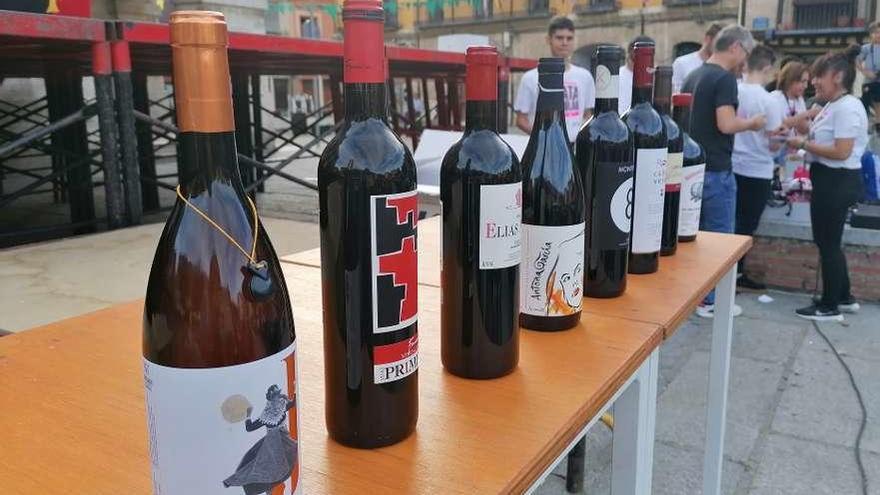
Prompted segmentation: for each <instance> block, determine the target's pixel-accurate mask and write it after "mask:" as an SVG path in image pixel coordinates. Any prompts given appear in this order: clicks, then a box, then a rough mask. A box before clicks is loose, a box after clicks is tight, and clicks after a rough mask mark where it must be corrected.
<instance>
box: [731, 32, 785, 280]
mask: <svg viewBox="0 0 880 495" xmlns="http://www.w3.org/2000/svg"><path fill="white" fill-rule="evenodd" d="M775 60H776V56H775V55H774V54H773V51H772V50H770V49H769V48H767V47H766V46H756V47H755V48H754V50H752V52H751V53H750V54H749V57H748V59H746V70H745V72H744V73H743V79H742V81H740V82H739V84H738V85H737V93H738V95H739V109H738V110H737V114H738V115H740V116H743V117H746V118H749V117H753V116H755V115H764V116H765V117H766V119H767V120H766V122H765V124H764V127H763V128H761V129H758V130H750V131H743V132H738V133H737V134H736V136H734V140H733V157H732V162H733V173H734V175H735V177H736V224H735V225H736V226H735V228H734V232H736V233H737V234H742V235H752V234H754V233H755V230H757V229H758V222H760V221H761V214H762V213H764V206H766V205H767V198H769V196H770V187H771V180H772V179H773V165H774V164H773V155H774V154H775V153H776V152H777V151H779V148H780V144H781V143H780V142H779V141H772V142H771V140H770V137H771V136H772V135H773V134H774V133H776V132H777V130H778V129H779V128H781V127H782V109H781V108H780V107H779V103H778V102H777V101H776V100H775V99H774V98H773V96H771V95H770V93H768V92H767V90H766V89H764V86H765V85H766V84H767V82H769V81H770V80H771V79H772V78H773V73H774V71H775V69H774V68H773V64H774V62H775ZM744 260H745V256H743V257H742V258H741V259H740V260H739V268H738V270H737V272H738V277H737V279H736V286H737V287H741V288H745V289H754V290H761V289H764V288H765V287H764V284H762V283H760V282H758V281H756V280H752V279H751V278H750V277H749V276H748V274H747V273H746V272H745V270H744V268H745V263H744Z"/></svg>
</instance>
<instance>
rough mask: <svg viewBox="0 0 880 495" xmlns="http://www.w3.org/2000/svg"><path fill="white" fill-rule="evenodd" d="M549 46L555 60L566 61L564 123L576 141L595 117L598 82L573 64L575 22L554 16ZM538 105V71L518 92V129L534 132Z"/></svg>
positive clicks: (524, 78)
mask: <svg viewBox="0 0 880 495" xmlns="http://www.w3.org/2000/svg"><path fill="white" fill-rule="evenodd" d="M547 43H548V44H549V45H550V53H552V54H553V56H554V57H560V58H564V59H565V74H564V76H563V85H564V87H565V124H566V126H565V127H566V130H567V131H568V139H569V140H570V141H572V142H574V140H575V137H577V133H578V130H580V128H581V125H582V124H583V123H584V122H586V121H587V119H589V117H590V115H592V112H593V107H595V105H596V82H595V81H594V80H593V75H592V74H590V71H588V70H587V69H584V68H582V67H578V66H576V65H572V64H571V62H570V59H571V54H572V52H573V51H574V23H573V22H572V21H571V19H569V18H567V17H561V16H560V17H554V18H553V19H552V20H551V21H550V26H549V28H548V29H547ZM537 105H538V69H537V68H535V69H532V70H530V71H528V72H526V73H525V74H523V76H522V79H521V80H520V82H519V89H517V91H516V99H515V100H514V103H513V109H514V111H516V126H517V127H519V128H520V129H521V130H522V131H523V132H525V133H526V134H529V133H531V132H532V124H533V123H534V121H535V108H536V107H537Z"/></svg>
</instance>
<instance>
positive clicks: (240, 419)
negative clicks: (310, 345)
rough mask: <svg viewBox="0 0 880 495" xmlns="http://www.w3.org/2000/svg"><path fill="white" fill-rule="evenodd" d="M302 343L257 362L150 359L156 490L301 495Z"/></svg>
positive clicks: (158, 493)
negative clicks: (163, 362) (206, 364)
mask: <svg viewBox="0 0 880 495" xmlns="http://www.w3.org/2000/svg"><path fill="white" fill-rule="evenodd" d="M295 349H296V344H295V343H294V344H292V345H290V346H289V347H288V348H287V349H284V350H283V351H281V352H278V353H276V354H273V355H271V356H268V357H266V358H263V359H260V360H258V361H254V362H251V363H246V364H240V365H236V366H226V367H222V368H170V367H167V366H160V365H157V364H154V363H152V362H150V361H148V360H147V359H144V361H143V364H144V385H145V387H146V399H147V400H146V402H147V425H148V429H149V442H150V460H151V462H152V467H153V493H154V494H155V495H177V494H179V493H199V494H204V495H212V494H217V495H229V494H231V493H264V492H265V493H272V494H273V495H274V494H283V495H293V494H300V493H302V489H301V488H300V483H299V472H300V467H299V466H300V463H299V458H300V456H299V437H298V433H297V432H298V431H299V408H298V407H297V406H296V395H297V393H296V389H297V386H296V377H297V371H296V367H297V365H296V352H295Z"/></svg>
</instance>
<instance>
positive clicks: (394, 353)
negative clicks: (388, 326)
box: [373, 334, 419, 385]
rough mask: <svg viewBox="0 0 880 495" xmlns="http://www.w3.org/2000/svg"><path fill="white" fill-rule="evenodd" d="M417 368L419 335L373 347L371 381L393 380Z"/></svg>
mask: <svg viewBox="0 0 880 495" xmlns="http://www.w3.org/2000/svg"><path fill="white" fill-rule="evenodd" d="M417 369H419V335H418V334H413V336H412V337H410V338H408V339H404V340H401V341H400V342H395V343H393V344H388V345H377V346H376V347H374V348H373V383H375V384H377V385H378V384H380V383H389V382H395V381H397V380H400V379H402V378H406V377H408V376H409V375H411V374H413V373H414V372H415V371H416V370H417Z"/></svg>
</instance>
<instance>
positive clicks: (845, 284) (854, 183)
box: [788, 45, 868, 321]
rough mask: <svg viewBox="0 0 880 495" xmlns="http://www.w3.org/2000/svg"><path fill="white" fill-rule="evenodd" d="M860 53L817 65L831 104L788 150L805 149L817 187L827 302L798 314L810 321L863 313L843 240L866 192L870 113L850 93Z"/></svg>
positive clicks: (820, 88) (813, 209)
mask: <svg viewBox="0 0 880 495" xmlns="http://www.w3.org/2000/svg"><path fill="white" fill-rule="evenodd" d="M859 51H860V48H859V47H858V45H852V46H850V47H849V48H847V49H846V50H842V51H836V52H831V53H827V54H825V55H823V56H822V57H819V58H818V59H817V60H816V61H815V62H814V63H813V69H812V71H811V72H812V74H813V86H814V87H815V88H816V96H817V97H818V98H820V99H821V100H823V101H827V102H828V103H826V104H825V106H824V107H823V108H822V111H821V112H820V113H819V115H817V116H816V118H815V119H813V123H812V124H811V125H810V129H809V134H808V135H807V136H805V137H800V136H798V137H792V138H789V139H788V145H789V146H791V147H793V148H796V149H802V150H806V152H807V159H808V160H809V161H810V181H811V182H812V184H813V192H812V195H811V197H810V221H811V223H812V227H813V242H815V243H816V246H817V247H818V248H819V257H820V259H821V265H822V298H821V299H819V300H817V301H814V303H813V304H812V305H810V306H807V307H804V308H801V309H798V310H797V311H796V313H797V315H798V316H800V317H802V318H807V319H811V320H835V321H840V320H843V315H842V314H841V313H840V311H841V310H843V311H847V312H854V311H857V310H858V303H857V302H856V301H855V299H854V298H853V296H852V292H851V291H850V282H849V273H848V270H847V267H846V256H845V255H844V253H843V248H842V238H843V226H844V223H845V222H846V215H847V212H848V211H849V207H850V206H852V205H853V204H855V202H856V201H858V200H859V199H860V198H861V197H862V196H863V195H864V191H865V185H864V182H863V180H862V173H861V158H862V154H863V153H864V152H865V147H866V146H867V144H868V115H867V113H866V112H865V107H864V105H863V104H862V102H861V101H860V100H859V99H858V98H856V97H855V96H853V95H852V94H850V93H851V92H852V86H853V82H854V81H855V77H856V57H858V55H859Z"/></svg>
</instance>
